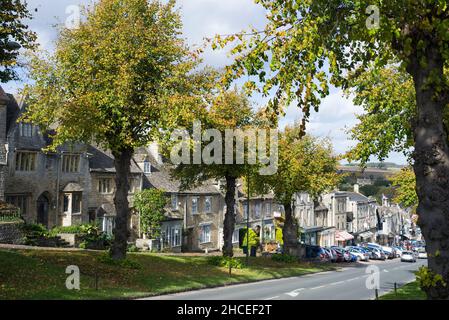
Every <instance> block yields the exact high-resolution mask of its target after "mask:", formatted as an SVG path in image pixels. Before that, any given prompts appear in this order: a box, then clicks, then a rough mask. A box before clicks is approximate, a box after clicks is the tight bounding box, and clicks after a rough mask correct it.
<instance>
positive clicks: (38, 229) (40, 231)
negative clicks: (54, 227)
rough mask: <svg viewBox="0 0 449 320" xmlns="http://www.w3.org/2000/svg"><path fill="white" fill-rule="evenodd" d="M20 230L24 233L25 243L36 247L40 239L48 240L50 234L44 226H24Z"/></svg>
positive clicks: (33, 224)
mask: <svg viewBox="0 0 449 320" xmlns="http://www.w3.org/2000/svg"><path fill="white" fill-rule="evenodd" d="M20 230H21V231H22V233H23V235H24V236H23V243H24V244H26V245H30V246H34V245H37V243H38V240H39V239H42V238H44V239H47V238H48V237H49V236H50V234H49V232H48V230H47V228H45V226H43V225H42V224H35V223H30V224H27V223H25V224H22V225H21V226H20Z"/></svg>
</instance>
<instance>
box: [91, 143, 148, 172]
mask: <svg viewBox="0 0 449 320" xmlns="http://www.w3.org/2000/svg"><path fill="white" fill-rule="evenodd" d="M87 152H88V153H90V154H91V156H90V157H89V167H90V171H91V172H105V173H114V172H115V167H114V157H113V156H112V153H111V152H110V151H105V150H102V149H100V148H97V147H95V146H92V145H89V146H88V147H87ZM130 171H131V173H142V170H140V168H139V166H138V165H137V163H136V162H135V161H134V159H133V160H132V161H131V168H130Z"/></svg>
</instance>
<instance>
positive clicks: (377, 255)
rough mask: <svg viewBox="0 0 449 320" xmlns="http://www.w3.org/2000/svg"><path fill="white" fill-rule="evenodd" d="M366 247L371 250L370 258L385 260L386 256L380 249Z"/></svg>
mask: <svg viewBox="0 0 449 320" xmlns="http://www.w3.org/2000/svg"><path fill="white" fill-rule="evenodd" d="M367 249H368V250H369V251H370V252H371V254H372V255H371V257H370V259H374V260H385V259H386V258H387V257H386V256H385V253H384V252H383V250H381V249H377V248H373V247H367Z"/></svg>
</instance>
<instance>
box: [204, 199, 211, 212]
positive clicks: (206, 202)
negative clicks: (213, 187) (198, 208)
mask: <svg viewBox="0 0 449 320" xmlns="http://www.w3.org/2000/svg"><path fill="white" fill-rule="evenodd" d="M204 211H205V212H206V213H209V212H212V197H206V198H205V199H204Z"/></svg>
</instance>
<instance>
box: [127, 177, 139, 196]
mask: <svg viewBox="0 0 449 320" xmlns="http://www.w3.org/2000/svg"><path fill="white" fill-rule="evenodd" d="M137 184H138V180H137V179H136V178H130V179H129V180H128V185H129V190H128V191H129V193H135V192H136V189H137Z"/></svg>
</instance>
